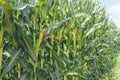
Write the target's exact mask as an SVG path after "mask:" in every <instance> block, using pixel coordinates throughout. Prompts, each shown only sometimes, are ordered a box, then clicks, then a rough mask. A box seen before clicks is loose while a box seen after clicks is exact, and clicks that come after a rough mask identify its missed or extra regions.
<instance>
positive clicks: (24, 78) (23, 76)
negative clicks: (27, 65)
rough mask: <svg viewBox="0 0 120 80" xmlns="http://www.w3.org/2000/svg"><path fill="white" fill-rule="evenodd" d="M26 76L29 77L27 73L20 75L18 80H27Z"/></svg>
mask: <svg viewBox="0 0 120 80" xmlns="http://www.w3.org/2000/svg"><path fill="white" fill-rule="evenodd" d="M28 75H29V73H28V72H26V73H25V74H23V75H22V77H21V78H20V80H28Z"/></svg>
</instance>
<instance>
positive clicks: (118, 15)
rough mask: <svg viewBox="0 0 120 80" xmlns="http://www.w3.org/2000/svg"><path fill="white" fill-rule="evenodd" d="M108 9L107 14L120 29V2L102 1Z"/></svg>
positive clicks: (113, 0) (118, 0) (117, 0)
mask: <svg viewBox="0 0 120 80" xmlns="http://www.w3.org/2000/svg"><path fill="white" fill-rule="evenodd" d="M100 2H101V3H102V4H103V5H104V6H105V7H106V10H107V13H108V14H109V16H110V19H112V20H113V21H114V22H115V23H116V25H117V26H118V27H120V0H100Z"/></svg>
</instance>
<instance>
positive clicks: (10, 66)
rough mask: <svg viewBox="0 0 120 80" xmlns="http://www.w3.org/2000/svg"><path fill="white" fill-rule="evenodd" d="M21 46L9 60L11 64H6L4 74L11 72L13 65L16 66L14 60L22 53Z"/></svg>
mask: <svg viewBox="0 0 120 80" xmlns="http://www.w3.org/2000/svg"><path fill="white" fill-rule="evenodd" d="M21 50H22V49H21V48H20V49H19V50H18V51H17V52H16V53H15V54H14V55H13V56H11V57H12V58H11V60H10V61H9V64H8V65H7V66H6V68H5V70H4V71H3V74H2V75H5V74H6V73H7V72H9V71H10V70H11V69H12V67H13V66H14V62H15V61H16V58H17V57H18V55H19V54H20V53H21Z"/></svg>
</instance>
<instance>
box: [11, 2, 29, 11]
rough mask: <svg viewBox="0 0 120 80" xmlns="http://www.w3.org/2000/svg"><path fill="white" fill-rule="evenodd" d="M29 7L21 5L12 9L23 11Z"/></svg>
mask: <svg viewBox="0 0 120 80" xmlns="http://www.w3.org/2000/svg"><path fill="white" fill-rule="evenodd" d="M27 6H28V4H25V3H23V4H20V5H19V6H16V7H12V9H14V10H23V9H25V8H26V7H27Z"/></svg>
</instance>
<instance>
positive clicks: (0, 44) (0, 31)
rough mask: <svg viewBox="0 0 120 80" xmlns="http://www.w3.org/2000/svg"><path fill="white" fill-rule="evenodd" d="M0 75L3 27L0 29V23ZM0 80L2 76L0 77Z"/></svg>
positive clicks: (0, 26)
mask: <svg viewBox="0 0 120 80" xmlns="http://www.w3.org/2000/svg"><path fill="white" fill-rule="evenodd" d="M0 34H1V35H0V74H2V73H1V69H2V53H3V27H2V23H0ZM0 80H2V76H0Z"/></svg>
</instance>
